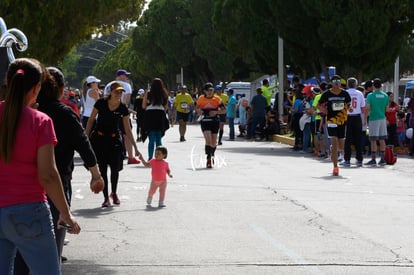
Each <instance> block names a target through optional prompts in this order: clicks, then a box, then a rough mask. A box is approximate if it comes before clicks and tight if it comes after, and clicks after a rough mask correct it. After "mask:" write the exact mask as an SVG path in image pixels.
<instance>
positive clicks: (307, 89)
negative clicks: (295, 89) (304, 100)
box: [302, 85, 314, 97]
mask: <svg viewBox="0 0 414 275" xmlns="http://www.w3.org/2000/svg"><path fill="white" fill-rule="evenodd" d="M313 87H314V86H313V85H306V86H305V87H304V88H303V89H302V94H304V95H306V96H307V97H310V96H312V88H313Z"/></svg>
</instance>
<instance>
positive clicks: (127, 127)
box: [88, 116, 141, 157]
mask: <svg viewBox="0 0 414 275" xmlns="http://www.w3.org/2000/svg"><path fill="white" fill-rule="evenodd" d="M88 123H89V121H88ZM122 123H123V124H124V129H125V135H126V136H127V138H128V139H129V140H130V141H131V144H132V146H133V147H134V150H135V155H136V156H138V157H139V156H140V155H141V153H140V152H139V150H138V146H137V143H136V142H135V141H134V136H133V135H132V131H131V125H129V116H124V117H123V118H122Z"/></svg>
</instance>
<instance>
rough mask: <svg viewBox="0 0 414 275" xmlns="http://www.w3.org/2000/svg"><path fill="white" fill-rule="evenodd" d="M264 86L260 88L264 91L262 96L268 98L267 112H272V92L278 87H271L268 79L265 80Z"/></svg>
mask: <svg viewBox="0 0 414 275" xmlns="http://www.w3.org/2000/svg"><path fill="white" fill-rule="evenodd" d="M262 83H263V85H262V87H260V88H261V89H262V95H263V96H264V97H265V98H266V101H267V106H266V112H268V111H270V104H271V100H272V95H273V93H272V90H273V89H274V88H276V85H272V86H270V84H269V80H268V79H267V78H265V79H263V82H262Z"/></svg>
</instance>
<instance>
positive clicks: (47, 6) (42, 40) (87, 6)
mask: <svg viewBox="0 0 414 275" xmlns="http://www.w3.org/2000/svg"><path fill="white" fill-rule="evenodd" d="M143 5H144V0H135V1H131V0H104V1H103V0H88V1H84V0H54V1H49V0H37V1H23V0H16V1H2V2H1V3H0V10H1V11H2V12H3V15H2V16H4V17H3V19H4V20H5V22H6V24H7V27H8V28H18V29H20V30H21V31H22V32H23V33H24V34H25V35H26V36H27V38H28V41H29V48H28V50H27V51H26V52H24V53H22V54H19V55H21V56H31V57H34V58H37V59H39V60H40V61H42V62H43V63H45V64H56V63H57V62H58V61H60V60H62V58H63V57H64V55H65V54H67V53H69V52H70V50H71V49H72V48H73V47H74V46H75V45H76V44H78V43H79V42H80V41H82V40H85V39H90V38H91V35H92V34H94V33H98V32H100V31H105V30H108V29H112V28H113V27H114V26H115V25H117V24H118V23H119V21H121V20H124V21H133V20H136V19H137V18H138V15H139V14H140V13H141V10H142V8H143ZM16 57H18V54H16Z"/></svg>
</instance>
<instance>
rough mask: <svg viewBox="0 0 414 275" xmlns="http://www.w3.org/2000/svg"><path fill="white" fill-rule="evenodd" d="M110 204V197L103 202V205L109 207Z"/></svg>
mask: <svg viewBox="0 0 414 275" xmlns="http://www.w3.org/2000/svg"><path fill="white" fill-rule="evenodd" d="M109 206H111V202H110V201H109V198H108V199H105V200H104V202H103V203H102V207H109Z"/></svg>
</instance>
